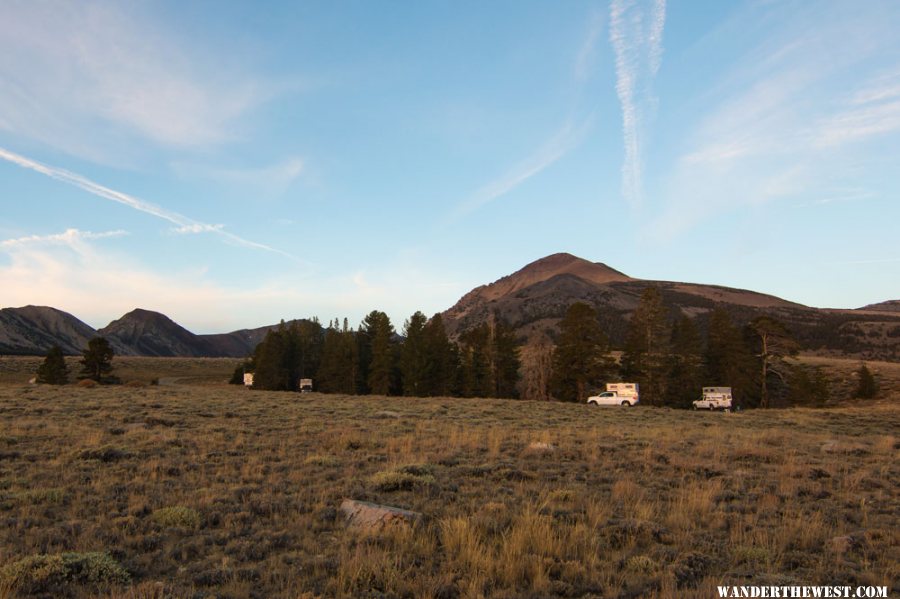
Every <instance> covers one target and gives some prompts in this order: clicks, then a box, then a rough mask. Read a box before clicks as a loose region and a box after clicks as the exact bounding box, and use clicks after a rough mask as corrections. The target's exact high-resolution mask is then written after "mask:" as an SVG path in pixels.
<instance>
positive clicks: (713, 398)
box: [694, 387, 731, 412]
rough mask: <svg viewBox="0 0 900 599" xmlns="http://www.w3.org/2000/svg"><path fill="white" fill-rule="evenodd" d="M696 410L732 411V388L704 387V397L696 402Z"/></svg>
mask: <svg viewBox="0 0 900 599" xmlns="http://www.w3.org/2000/svg"><path fill="white" fill-rule="evenodd" d="M694 409H695V410H723V411H725V412H730V411H731V387H703V395H702V397H701V398H700V399H698V400H696V401H694Z"/></svg>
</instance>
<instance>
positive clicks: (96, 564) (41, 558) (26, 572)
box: [0, 552, 131, 594]
mask: <svg viewBox="0 0 900 599" xmlns="http://www.w3.org/2000/svg"><path fill="white" fill-rule="evenodd" d="M130 580H131V576H130V575H129V574H128V572H127V571H126V570H125V569H124V568H122V566H120V565H119V563H118V562H116V560H114V559H113V558H112V557H110V555H109V554H108V553H103V552H91V553H62V554H55V555H45V554H41V555H32V556H29V557H26V558H23V559H20V560H18V561H16V562H12V563H10V564H7V565H6V566H4V567H3V568H2V569H0V585H8V586H10V587H11V588H13V589H16V590H17V591H19V592H21V593H23V594H36V593H53V592H54V591H62V590H63V589H65V588H66V587H68V586H69V585H71V584H80V585H109V584H126V583H128V582H129V581H130Z"/></svg>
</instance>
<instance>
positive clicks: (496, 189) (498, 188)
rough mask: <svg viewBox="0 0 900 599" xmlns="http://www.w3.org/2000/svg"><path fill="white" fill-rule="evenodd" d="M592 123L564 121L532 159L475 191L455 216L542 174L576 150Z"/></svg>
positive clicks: (467, 212) (501, 195)
mask: <svg viewBox="0 0 900 599" xmlns="http://www.w3.org/2000/svg"><path fill="white" fill-rule="evenodd" d="M592 123H593V119H591V118H588V119H585V120H584V121H582V122H579V123H573V122H571V121H569V122H566V123H565V124H564V125H563V126H562V127H561V128H560V129H559V130H557V131H556V133H554V134H553V136H552V137H550V139H548V140H547V141H546V142H544V144H543V145H542V146H541V147H540V148H538V149H537V151H535V152H534V153H533V154H532V155H531V156H529V157H527V158H526V159H525V160H523V161H522V162H520V163H519V164H517V165H515V166H514V167H512V168H511V169H510V170H509V171H508V172H507V173H505V174H504V175H502V176H500V177H499V178H497V179H495V180H494V181H491V182H490V183H488V184H487V185H485V186H483V187H481V188H480V189H478V190H476V191H475V193H473V194H472V195H471V196H470V197H469V198H468V199H467V200H465V201H464V202H462V203H461V204H460V205H459V206H458V207H457V210H456V216H457V217H460V216H464V215H466V214H469V213H471V212H473V211H475V210H477V209H478V208H481V207H482V206H484V205H485V204H488V203H490V202H493V201H494V200H496V199H497V198H500V197H503V196H505V195H506V194H508V193H509V192H511V191H512V190H514V189H515V188H517V187H518V186H519V185H521V184H522V183H524V182H525V181H527V180H528V179H530V178H532V177H534V176H535V175H537V174H538V173H540V172H542V171H543V170H544V169H546V168H547V167H549V166H550V165H552V164H553V163H555V162H556V161H558V160H559V159H560V158H562V157H563V156H565V155H566V154H568V153H569V152H570V151H571V150H572V149H573V148H574V147H576V146H577V145H578V144H579V143H580V142H581V141H582V140H583V139H584V136H585V134H586V133H587V131H588V130H589V129H590V127H591V124H592Z"/></svg>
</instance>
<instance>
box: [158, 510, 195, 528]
mask: <svg viewBox="0 0 900 599" xmlns="http://www.w3.org/2000/svg"><path fill="white" fill-rule="evenodd" d="M152 518H153V520H154V521H155V522H156V523H157V524H159V525H160V526H167V527H173V528H199V527H200V512H198V511H197V510H195V509H191V508H189V507H185V506H183V505H177V506H172V507H164V508H160V509H158V510H156V511H155V512H153V516H152Z"/></svg>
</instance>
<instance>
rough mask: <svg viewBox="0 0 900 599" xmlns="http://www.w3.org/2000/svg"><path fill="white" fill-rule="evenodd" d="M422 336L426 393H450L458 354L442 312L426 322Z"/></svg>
mask: <svg viewBox="0 0 900 599" xmlns="http://www.w3.org/2000/svg"><path fill="white" fill-rule="evenodd" d="M422 336H423V347H424V352H425V364H424V366H425V372H424V376H423V382H422V385H423V388H424V393H425V395H428V396H447V395H450V394H452V393H453V387H454V382H455V379H456V362H455V360H456V356H455V355H454V348H453V345H452V344H451V343H450V339H449V338H448V337H447V331H446V330H445V329H444V320H443V318H442V317H441V315H440V313H438V314H435V315H434V316H432V317H431V320H429V321H428V322H427V323H426V324H425V328H424V330H423V331H422Z"/></svg>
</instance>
